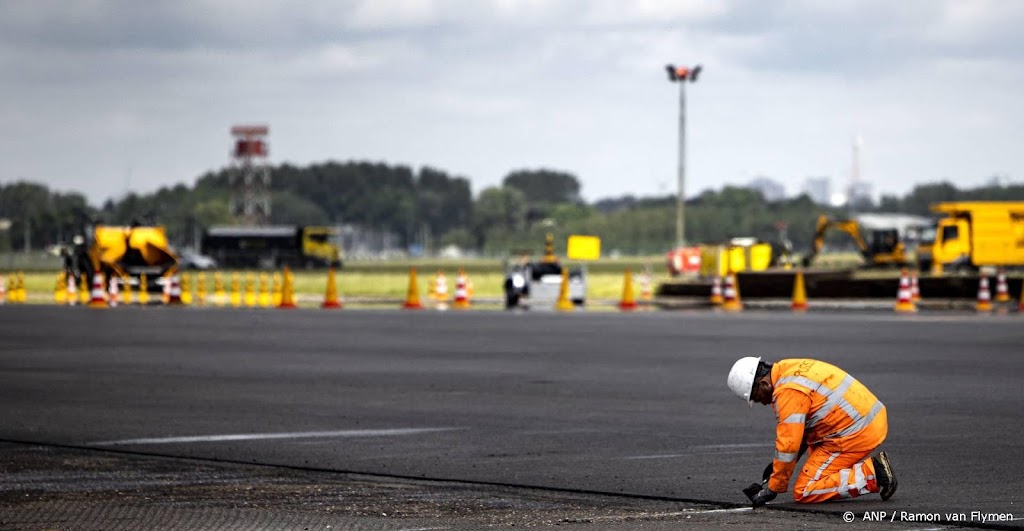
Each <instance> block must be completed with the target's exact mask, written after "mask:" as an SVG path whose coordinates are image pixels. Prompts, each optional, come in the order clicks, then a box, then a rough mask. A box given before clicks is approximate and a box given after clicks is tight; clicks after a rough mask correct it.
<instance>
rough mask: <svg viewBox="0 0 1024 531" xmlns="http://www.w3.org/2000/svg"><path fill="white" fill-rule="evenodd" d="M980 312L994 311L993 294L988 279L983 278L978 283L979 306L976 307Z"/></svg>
mask: <svg viewBox="0 0 1024 531" xmlns="http://www.w3.org/2000/svg"><path fill="white" fill-rule="evenodd" d="M974 309H975V310H977V311H979V312H991V311H992V292H990V291H989V289H988V277H985V276H983V277H981V279H980V280H979V281H978V304H976V305H975V307H974Z"/></svg>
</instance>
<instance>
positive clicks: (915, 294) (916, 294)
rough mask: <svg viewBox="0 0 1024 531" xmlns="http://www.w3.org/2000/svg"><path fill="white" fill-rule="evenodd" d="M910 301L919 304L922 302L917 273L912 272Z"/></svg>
mask: <svg viewBox="0 0 1024 531" xmlns="http://www.w3.org/2000/svg"><path fill="white" fill-rule="evenodd" d="M910 300H912V301H914V304H917V303H918V302H919V301H920V300H921V288H920V287H919V286H918V284H917V271H911V272H910Z"/></svg>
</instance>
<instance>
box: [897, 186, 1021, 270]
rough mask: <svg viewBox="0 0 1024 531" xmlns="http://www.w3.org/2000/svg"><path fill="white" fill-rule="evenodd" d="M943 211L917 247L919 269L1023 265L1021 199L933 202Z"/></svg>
mask: <svg viewBox="0 0 1024 531" xmlns="http://www.w3.org/2000/svg"><path fill="white" fill-rule="evenodd" d="M931 210H932V211H933V212H936V213H939V214H943V215H944V217H942V218H940V219H939V220H938V222H937V223H936V224H935V227H934V230H928V231H925V233H924V235H923V236H922V238H921V245H920V246H918V249H917V257H918V265H919V266H920V267H921V270H922V271H927V270H933V271H939V270H954V271H968V270H976V269H978V268H980V267H983V266H996V267H1019V266H1024V201H964V202H951V203H936V204H934V205H932V206H931Z"/></svg>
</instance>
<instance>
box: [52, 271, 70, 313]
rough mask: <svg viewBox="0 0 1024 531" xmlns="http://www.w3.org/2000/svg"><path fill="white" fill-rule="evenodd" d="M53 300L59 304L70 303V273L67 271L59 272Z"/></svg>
mask: <svg viewBox="0 0 1024 531" xmlns="http://www.w3.org/2000/svg"><path fill="white" fill-rule="evenodd" d="M53 302H54V303H55V304H57V305H59V306H62V305H65V304H67V303H68V274H67V272H66V271H61V272H60V273H57V284H56V285H55V286H54V287H53Z"/></svg>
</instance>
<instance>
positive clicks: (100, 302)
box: [89, 271, 107, 308]
mask: <svg viewBox="0 0 1024 531" xmlns="http://www.w3.org/2000/svg"><path fill="white" fill-rule="evenodd" d="M103 291H104V290H103V273H100V272H99V271H97V272H95V273H93V275H92V291H91V292H90V297H89V307H90V308H106V307H107V299H106V296H105V295H104V292H103Z"/></svg>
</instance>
